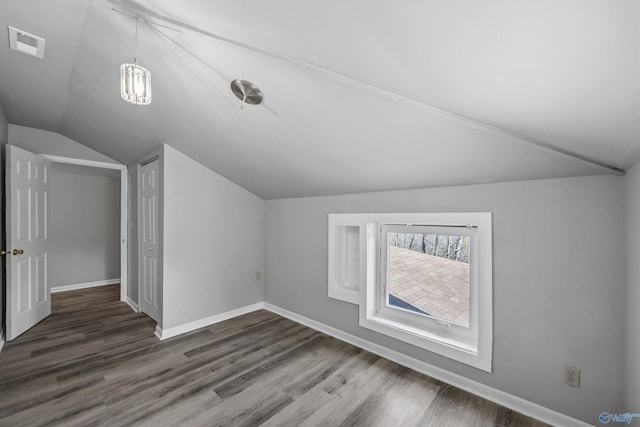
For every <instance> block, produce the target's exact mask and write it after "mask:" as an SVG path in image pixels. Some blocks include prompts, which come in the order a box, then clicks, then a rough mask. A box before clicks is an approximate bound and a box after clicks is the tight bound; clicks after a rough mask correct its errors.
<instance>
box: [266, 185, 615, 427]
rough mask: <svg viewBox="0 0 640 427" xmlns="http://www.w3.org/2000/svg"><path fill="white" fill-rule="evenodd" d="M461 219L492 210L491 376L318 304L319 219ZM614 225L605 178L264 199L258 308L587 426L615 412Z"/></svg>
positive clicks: (338, 304)
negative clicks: (569, 374) (574, 379)
mask: <svg viewBox="0 0 640 427" xmlns="http://www.w3.org/2000/svg"><path fill="white" fill-rule="evenodd" d="M465 211H467V212H493V263H494V269H493V301H494V311H493V317H494V351H493V373H486V372H482V371H479V370H477V369H474V368H472V367H470V366H467V365H463V364H461V363H458V362H455V361H453V360H451V359H448V358H445V357H442V356H439V355H435V354H433V353H430V352H428V351H426V350H422V349H419V348H417V347H414V346H411V345H408V344H406V343H403V342H400V341H398V340H395V339H392V338H390V337H387V336H385V335H381V334H378V333H376V332H373V331H371V330H368V329H364V328H361V327H359V326H358V307H357V306H356V305H353V304H349V303H345V302H342V301H338V300H333V299H330V298H328V297H327V215H328V214H329V213H347V212H351V213H357V212H465ZM624 216H625V215H624V181H623V179H622V178H619V177H614V176H592V177H583V178H566V179H553V180H537V181H525V182H511V183H501V184H486V185H475V186H461V187H448V188H436V189H425V190H413V191H395V192H380V193H368V194H355V195H345V196H332V197H312V198H299V199H283V200H272V201H267V202H266V223H265V227H266V250H265V268H266V274H265V278H266V284H265V301H266V302H267V303H271V304H275V305H277V306H280V307H282V308H285V309H287V310H290V311H292V312H295V313H298V314H300V315H302V316H306V317H308V318H310V319H313V320H316V321H319V322H322V323H324V324H327V325H329V326H332V327H334V328H337V329H340V330H342V331H345V332H347V333H350V334H353V335H356V336H358V337H361V338H363V339H366V340H369V341H372V342H374V343H377V344H379V345H383V346H386V347H388V348H391V349H393V350H396V351H399V352H401V353H404V354H406V355H409V356H411V357H414V358H416V359H419V360H422V361H425V362H427V363H430V364H432V365H435V366H438V367H440V368H443V369H446V370H448V371H451V372H454V373H457V374H460V375H463V376H465V377H468V378H470V379H473V380H475V381H478V382H481V383H484V384H486V385H488V386H491V387H494V388H496V389H499V390H502V391H505V392H507V393H510V394H512V395H515V396H519V397H521V398H524V399H526V400H528V401H531V402H534V403H537V404H539V405H542V406H545V407H547V408H550V409H553V410H556V411H559V412H561V413H564V414H567V415H569V416H572V417H575V418H579V419H581V420H584V421H587V422H589V423H591V424H597V423H598V415H599V414H600V412H602V411H610V412H615V411H619V410H621V409H622V405H623V389H624V381H625V375H624V369H621V366H623V363H624V321H625V319H624V317H625V315H624V312H625V310H624V307H625V304H626V302H625V295H626V291H625V288H626V283H625V276H626V275H625V273H624V269H625V261H624V260H625V249H624V248H625V245H624V241H625V235H624V228H625V227H624ZM565 364H568V365H573V366H577V367H579V368H580V369H581V370H582V384H581V387H580V388H571V387H569V386H567V385H565V384H563V367H564V365H565Z"/></svg>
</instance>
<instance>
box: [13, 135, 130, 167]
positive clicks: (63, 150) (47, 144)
mask: <svg viewBox="0 0 640 427" xmlns="http://www.w3.org/2000/svg"><path fill="white" fill-rule="evenodd" d="M9 144H11V145H15V146H18V147H20V148H24V149H25V150H29V151H31V152H32V153H36V154H50V155H54V156H61V157H71V158H74V159H83V160H94V161H96V162H106V163H117V164H119V162H117V161H116V160H114V159H112V158H111V157H107V156H105V155H104V154H101V153H98V152H97V151H95V150H92V149H91V148H89V147H87V146H84V145H82V144H80V143H78V142H76V141H74V140H72V139H69V138H67V137H66V136H62V135H60V134H59V133H56V132H49V131H46V130H41V129H35V128H30V127H26V126H18V125H9Z"/></svg>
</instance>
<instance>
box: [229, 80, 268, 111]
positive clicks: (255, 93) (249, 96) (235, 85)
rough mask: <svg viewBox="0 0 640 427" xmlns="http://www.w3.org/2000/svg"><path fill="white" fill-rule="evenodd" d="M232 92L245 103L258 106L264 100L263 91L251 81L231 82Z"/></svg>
mask: <svg viewBox="0 0 640 427" xmlns="http://www.w3.org/2000/svg"><path fill="white" fill-rule="evenodd" d="M231 91H232V92H233V93H234V94H235V95H236V96H237V97H238V99H239V100H240V101H242V102H244V103H247V104H251V105H258V104H260V103H261V102H262V100H263V99H264V95H262V91H261V90H260V89H259V88H258V86H256V85H254V84H253V83H251V82H250V81H247V80H242V79H235V80H234V81H232V82H231Z"/></svg>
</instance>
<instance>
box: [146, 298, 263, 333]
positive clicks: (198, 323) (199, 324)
mask: <svg viewBox="0 0 640 427" xmlns="http://www.w3.org/2000/svg"><path fill="white" fill-rule="evenodd" d="M263 308H264V303H263V302H258V303H255V304H251V305H247V306H245V307H240V308H236V309H235V310H231V311H226V312H224V313H220V314H216V315H213V316H209V317H205V318H204V319H200V320H195V321H193V322H189V323H185V324H183V325H179V326H174V327H172V328H169V329H162V328H160V327H158V326H156V331H155V334H156V336H157V337H158V338H160V339H161V340H166V339H167V338H171V337H175V336H176V335H181V334H184V333H187V332H191V331H194V330H196V329H200V328H204V327H207V326H211V325H213V324H214V323H218V322H222V321H225V320H229V319H232V318H234V317H237V316H241V315H243V314H247V313H251V312H252V311H256V310H261V309H263Z"/></svg>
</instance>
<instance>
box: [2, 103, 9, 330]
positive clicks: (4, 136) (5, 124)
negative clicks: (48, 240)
mask: <svg viewBox="0 0 640 427" xmlns="http://www.w3.org/2000/svg"><path fill="white" fill-rule="evenodd" d="M8 141H9V123H8V122H7V118H6V117H5V115H4V111H2V105H0V148H1V149H0V194H2V201H1V202H0V245H1V246H2V248H3V249H4V248H6V246H5V241H4V240H5V237H4V236H5V232H4V156H5V150H4V147H5V145H6V144H7V142H8ZM0 273H2V276H0V339H2V338H3V337H4V318H5V309H6V307H5V306H4V300H5V296H6V294H7V293H6V292H7V289H6V278H5V274H4V262H0Z"/></svg>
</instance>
